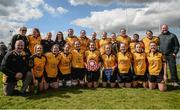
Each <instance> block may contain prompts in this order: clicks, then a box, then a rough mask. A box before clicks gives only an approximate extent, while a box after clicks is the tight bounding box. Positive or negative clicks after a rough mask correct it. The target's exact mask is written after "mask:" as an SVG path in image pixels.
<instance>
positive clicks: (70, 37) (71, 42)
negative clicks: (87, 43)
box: [66, 29, 78, 50]
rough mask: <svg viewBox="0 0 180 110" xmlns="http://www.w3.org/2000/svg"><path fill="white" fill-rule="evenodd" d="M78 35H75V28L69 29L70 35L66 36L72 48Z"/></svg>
mask: <svg viewBox="0 0 180 110" xmlns="http://www.w3.org/2000/svg"><path fill="white" fill-rule="evenodd" d="M77 40H78V38H77V36H75V35H74V30H73V29H68V36H67V37H66V43H68V44H69V45H70V50H72V49H74V42H75V41H77Z"/></svg>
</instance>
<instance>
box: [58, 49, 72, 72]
mask: <svg viewBox="0 0 180 110" xmlns="http://www.w3.org/2000/svg"><path fill="white" fill-rule="evenodd" d="M71 62H72V54H71V53H69V54H65V53H63V52H62V53H61V61H60V63H59V65H58V68H59V70H60V71H61V73H62V74H63V75H66V74H71Z"/></svg>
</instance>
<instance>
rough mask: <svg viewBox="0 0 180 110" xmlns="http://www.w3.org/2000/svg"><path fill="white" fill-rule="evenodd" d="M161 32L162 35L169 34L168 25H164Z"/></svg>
mask: <svg viewBox="0 0 180 110" xmlns="http://www.w3.org/2000/svg"><path fill="white" fill-rule="evenodd" d="M161 32H162V33H167V32H168V26H167V25H166V24H164V25H162V27H161Z"/></svg>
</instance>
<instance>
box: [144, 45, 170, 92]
mask: <svg viewBox="0 0 180 110" xmlns="http://www.w3.org/2000/svg"><path fill="white" fill-rule="evenodd" d="M147 60H148V72H149V75H148V81H149V89H155V88H156V85H158V88H159V90H160V91H165V90H166V89H167V88H166V84H165V80H166V79H167V74H166V73H167V72H166V61H165V58H164V56H163V54H162V53H160V52H159V51H158V50H157V44H156V42H150V52H149V53H148V54H147Z"/></svg>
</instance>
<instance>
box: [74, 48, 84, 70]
mask: <svg viewBox="0 0 180 110" xmlns="http://www.w3.org/2000/svg"><path fill="white" fill-rule="evenodd" d="M71 53H72V67H73V68H84V58H85V56H84V51H83V50H76V49H74V50H72V51H71Z"/></svg>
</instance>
